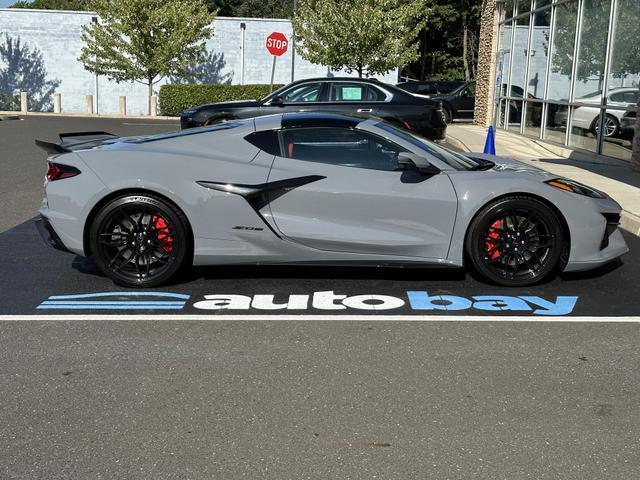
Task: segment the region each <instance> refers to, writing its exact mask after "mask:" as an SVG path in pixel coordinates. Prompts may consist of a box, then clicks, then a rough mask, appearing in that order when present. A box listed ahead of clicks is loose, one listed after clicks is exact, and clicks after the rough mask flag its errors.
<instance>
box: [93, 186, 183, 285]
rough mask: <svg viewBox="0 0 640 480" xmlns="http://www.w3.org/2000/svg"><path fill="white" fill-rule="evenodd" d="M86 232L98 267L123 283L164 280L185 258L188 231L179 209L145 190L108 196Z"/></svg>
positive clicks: (115, 280)
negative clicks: (114, 196) (139, 192)
mask: <svg viewBox="0 0 640 480" xmlns="http://www.w3.org/2000/svg"><path fill="white" fill-rule="evenodd" d="M89 235H90V243H91V252H92V253H93V256H94V258H95V261H96V264H97V265H98V268H100V270H101V271H102V272H103V273H104V274H105V275H106V276H107V277H109V278H111V279H112V280H113V281H114V282H115V283H116V284H118V285H122V286H125V287H155V286H158V285H161V284H163V283H166V282H168V281H169V280H170V279H171V278H173V277H174V276H175V275H176V274H177V273H178V272H179V271H180V270H181V269H182V268H183V267H184V266H186V265H187V260H189V262H190V258H191V250H192V247H191V235H190V230H189V227H188V221H187V219H186V218H185V216H184V214H183V213H182V212H181V211H180V210H179V209H178V208H177V207H176V206H175V205H173V204H171V203H169V202H167V201H166V200H163V199H161V198H159V197H156V196H154V195H151V194H128V195H123V196H121V197H117V198H115V199H113V200H111V201H110V202H109V203H107V204H106V205H105V206H104V207H102V208H101V209H100V211H99V212H98V214H97V215H96V217H95V219H94V221H93V223H92V225H91V230H90V233H89Z"/></svg>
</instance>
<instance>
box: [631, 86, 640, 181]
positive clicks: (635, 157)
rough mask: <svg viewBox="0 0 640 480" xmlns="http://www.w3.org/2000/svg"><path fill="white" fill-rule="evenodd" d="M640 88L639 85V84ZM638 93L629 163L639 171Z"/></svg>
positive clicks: (639, 129)
mask: <svg viewBox="0 0 640 480" xmlns="http://www.w3.org/2000/svg"><path fill="white" fill-rule="evenodd" d="M639 88H640V86H639ZM639 114H640V95H638V111H636V131H635V133H634V135H633V153H632V154H631V164H632V165H633V169H634V170H637V171H640V115H639Z"/></svg>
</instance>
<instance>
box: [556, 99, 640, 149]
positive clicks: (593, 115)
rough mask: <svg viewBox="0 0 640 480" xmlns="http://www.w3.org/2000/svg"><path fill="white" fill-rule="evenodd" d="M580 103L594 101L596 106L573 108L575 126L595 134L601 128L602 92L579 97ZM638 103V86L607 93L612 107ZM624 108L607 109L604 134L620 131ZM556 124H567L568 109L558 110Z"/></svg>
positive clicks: (608, 102) (610, 135)
mask: <svg viewBox="0 0 640 480" xmlns="http://www.w3.org/2000/svg"><path fill="white" fill-rule="evenodd" d="M577 101H578V102H580V103H593V104H594V106H589V105H583V106H580V107H576V108H575V109H574V110H573V121H572V122H573V123H572V126H573V127H574V128H581V129H583V130H587V131H590V132H592V133H594V134H597V133H598V129H599V128H600V122H599V121H598V120H599V118H600V102H601V93H600V92H594V93H590V94H588V95H586V96H584V97H580V98H578V99H577ZM637 103H638V89H637V88H635V87H634V88H615V89H613V90H610V91H609V93H608V94H607V105H609V106H611V107H621V108H627V107H630V106H633V105H637ZM624 113H625V111H624V110H613V109H610V110H607V113H606V115H605V117H604V136H605V137H613V136H615V135H618V134H619V133H620V122H621V120H622V117H623V115H624ZM555 123H556V125H562V126H564V125H566V124H567V111H566V110H562V111H558V112H557V113H556V115H555Z"/></svg>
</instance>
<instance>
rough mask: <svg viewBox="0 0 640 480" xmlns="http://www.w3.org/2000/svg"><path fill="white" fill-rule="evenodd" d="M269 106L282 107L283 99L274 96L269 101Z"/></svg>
mask: <svg viewBox="0 0 640 480" xmlns="http://www.w3.org/2000/svg"><path fill="white" fill-rule="evenodd" d="M269 105H273V106H274V107H283V106H284V99H283V98H282V97H281V96H279V95H278V96H275V97H273V98H272V99H271V101H270V102H269Z"/></svg>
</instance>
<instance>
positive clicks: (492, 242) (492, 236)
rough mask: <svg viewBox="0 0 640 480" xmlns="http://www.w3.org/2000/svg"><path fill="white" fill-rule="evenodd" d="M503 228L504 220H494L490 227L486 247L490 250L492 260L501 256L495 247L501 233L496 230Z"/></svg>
mask: <svg viewBox="0 0 640 480" xmlns="http://www.w3.org/2000/svg"><path fill="white" fill-rule="evenodd" d="M501 229H502V220H496V221H495V222H493V223H492V224H491V227H490V228H489V235H488V236H487V239H486V240H485V244H484V248H485V249H486V250H487V253H489V252H490V253H489V256H490V257H491V260H495V259H496V258H500V251H499V250H498V249H497V248H495V247H496V246H497V245H498V238H499V237H500V234H499V233H498V232H497V231H496V230H501Z"/></svg>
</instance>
